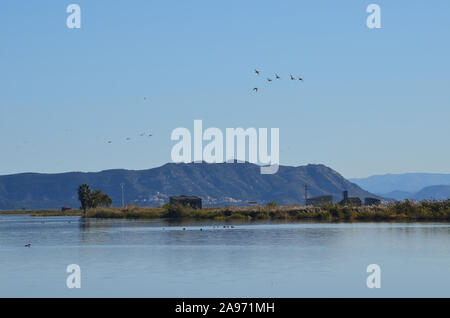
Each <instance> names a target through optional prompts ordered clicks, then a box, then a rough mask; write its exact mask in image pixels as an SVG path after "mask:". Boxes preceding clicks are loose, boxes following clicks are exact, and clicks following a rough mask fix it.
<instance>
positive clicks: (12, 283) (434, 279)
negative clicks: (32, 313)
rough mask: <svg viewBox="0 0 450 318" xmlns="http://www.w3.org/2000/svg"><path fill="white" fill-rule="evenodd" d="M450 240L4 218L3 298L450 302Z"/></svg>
mask: <svg viewBox="0 0 450 318" xmlns="http://www.w3.org/2000/svg"><path fill="white" fill-rule="evenodd" d="M224 225H227V226H230V227H227V228H223V226H224ZM231 225H233V228H231ZM200 229H202V231H201V230H200ZM449 238H450V224H449V223H294V224H292V223H291V224H286V223H276V222H268V223H242V222H241V223H226V224H225V223H220V222H209V221H203V222H188V223H168V222H167V221H164V220H151V221H129V220H91V219H89V220H84V219H82V218H79V217H32V216H28V215H0V245H1V247H0V297H450V244H449V243H450V240H449ZM27 243H31V247H29V248H27V247H24V245H25V244H27ZM69 264H77V265H79V266H80V268H81V288H80V289H69V288H67V286H66V279H67V277H68V275H69V273H67V272H66V268H67V266H68V265H69ZM369 264H378V265H380V267H381V288H379V289H369V288H368V287H367V286H366V279H367V277H368V275H370V273H367V272H366V268H367V266H368V265H369Z"/></svg>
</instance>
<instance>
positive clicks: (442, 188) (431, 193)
mask: <svg viewBox="0 0 450 318" xmlns="http://www.w3.org/2000/svg"><path fill="white" fill-rule="evenodd" d="M383 196H384V197H386V198H391V199H395V200H404V199H412V200H417V201H421V200H433V199H434V200H446V199H449V198H450V185H435V186H429V187H425V188H423V189H422V190H420V191H417V192H406V191H392V192H389V193H385V194H383Z"/></svg>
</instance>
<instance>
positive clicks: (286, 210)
mask: <svg viewBox="0 0 450 318" xmlns="http://www.w3.org/2000/svg"><path fill="white" fill-rule="evenodd" d="M0 213H1V214H31V215H33V216H64V215H65V216H73V215H83V212H82V211H79V210H73V211H66V212H61V211H56V210H54V211H52V210H42V211H32V212H30V211H1V212H0ZM85 217H87V218H108V219H112V218H125V219H157V218H167V219H199V220H205V219H207V220H220V221H226V220H246V221H251V220H284V221H299V220H308V219H310V220H318V221H328V222H336V221H345V222H352V221H361V222H363V221H450V200H445V201H421V202H414V201H409V200H405V201H400V202H395V203H390V204H386V205H379V206H360V207H356V206H342V205H339V204H334V203H329V204H324V205H321V206H274V205H269V206H244V207H206V208H203V209H193V208H190V207H186V206H180V205H170V204H166V205H164V206H163V207H158V208H156V207H139V206H136V205H129V206H127V207H125V208H95V209H89V210H88V211H87V212H86V215H85Z"/></svg>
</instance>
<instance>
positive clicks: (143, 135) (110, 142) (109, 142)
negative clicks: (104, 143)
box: [108, 132, 153, 144]
mask: <svg viewBox="0 0 450 318" xmlns="http://www.w3.org/2000/svg"><path fill="white" fill-rule="evenodd" d="M139 136H140V137H145V136H147V133H145V132H143V133H141V134H140V135H139ZM151 136H153V135H152V134H148V137H151ZM125 140H126V141H130V140H131V138H130V137H127V138H126V139H125ZM108 144H112V141H111V140H109V141H108Z"/></svg>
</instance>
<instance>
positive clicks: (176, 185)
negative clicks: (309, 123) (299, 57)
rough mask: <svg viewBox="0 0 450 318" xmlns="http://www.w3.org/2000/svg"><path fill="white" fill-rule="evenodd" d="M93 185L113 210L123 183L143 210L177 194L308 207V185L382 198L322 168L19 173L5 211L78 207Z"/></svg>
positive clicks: (7, 180)
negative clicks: (82, 191)
mask: <svg viewBox="0 0 450 318" xmlns="http://www.w3.org/2000/svg"><path fill="white" fill-rule="evenodd" d="M82 183H87V184H89V185H90V186H91V188H93V189H100V190H102V191H103V192H105V193H107V194H108V195H110V197H111V199H112V200H113V205H115V206H118V205H120V203H121V195H122V194H121V188H120V183H124V184H125V203H127V204H130V203H135V204H139V205H143V206H148V205H152V206H156V205H161V204H164V203H165V202H167V201H168V199H169V196H171V195H181V194H185V195H196V196H200V197H201V198H202V199H203V201H204V205H205V206H216V205H246V204H247V203H248V201H257V202H259V203H260V204H264V203H266V202H268V201H271V200H275V201H277V203H279V204H284V205H288V204H304V185H305V184H307V185H308V194H309V197H311V196H319V195H330V194H331V195H333V198H334V200H335V201H339V200H340V199H341V197H342V191H344V190H347V191H349V195H351V196H357V197H360V198H361V199H363V198H364V197H377V196H376V195H373V194H371V193H369V192H367V191H365V190H363V189H361V188H360V187H359V186H357V185H356V184H353V183H351V182H349V181H348V180H346V179H345V178H344V177H342V175H340V174H339V173H338V172H336V171H335V170H333V169H331V168H329V167H327V166H325V165H322V164H315V165H311V164H310V165H306V166H298V167H293V166H280V168H279V171H278V172H277V173H276V174H274V175H261V174H260V166H258V165H255V164H251V163H237V164H230V163H217V164H208V163H187V164H184V163H180V164H177V163H166V164H164V165H162V166H160V167H157V168H152V169H146V170H126V169H109V170H103V171H99V172H65V173H56V174H47V173H44V174H41V173H33V172H30V173H19V174H11V175H4V176H0V209H3V210H6V209H44V208H48V209H50V208H52V209H55V208H60V207H61V206H71V207H74V208H76V207H78V206H79V203H78V200H77V199H78V198H77V187H78V186H79V185H80V184H82Z"/></svg>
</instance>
